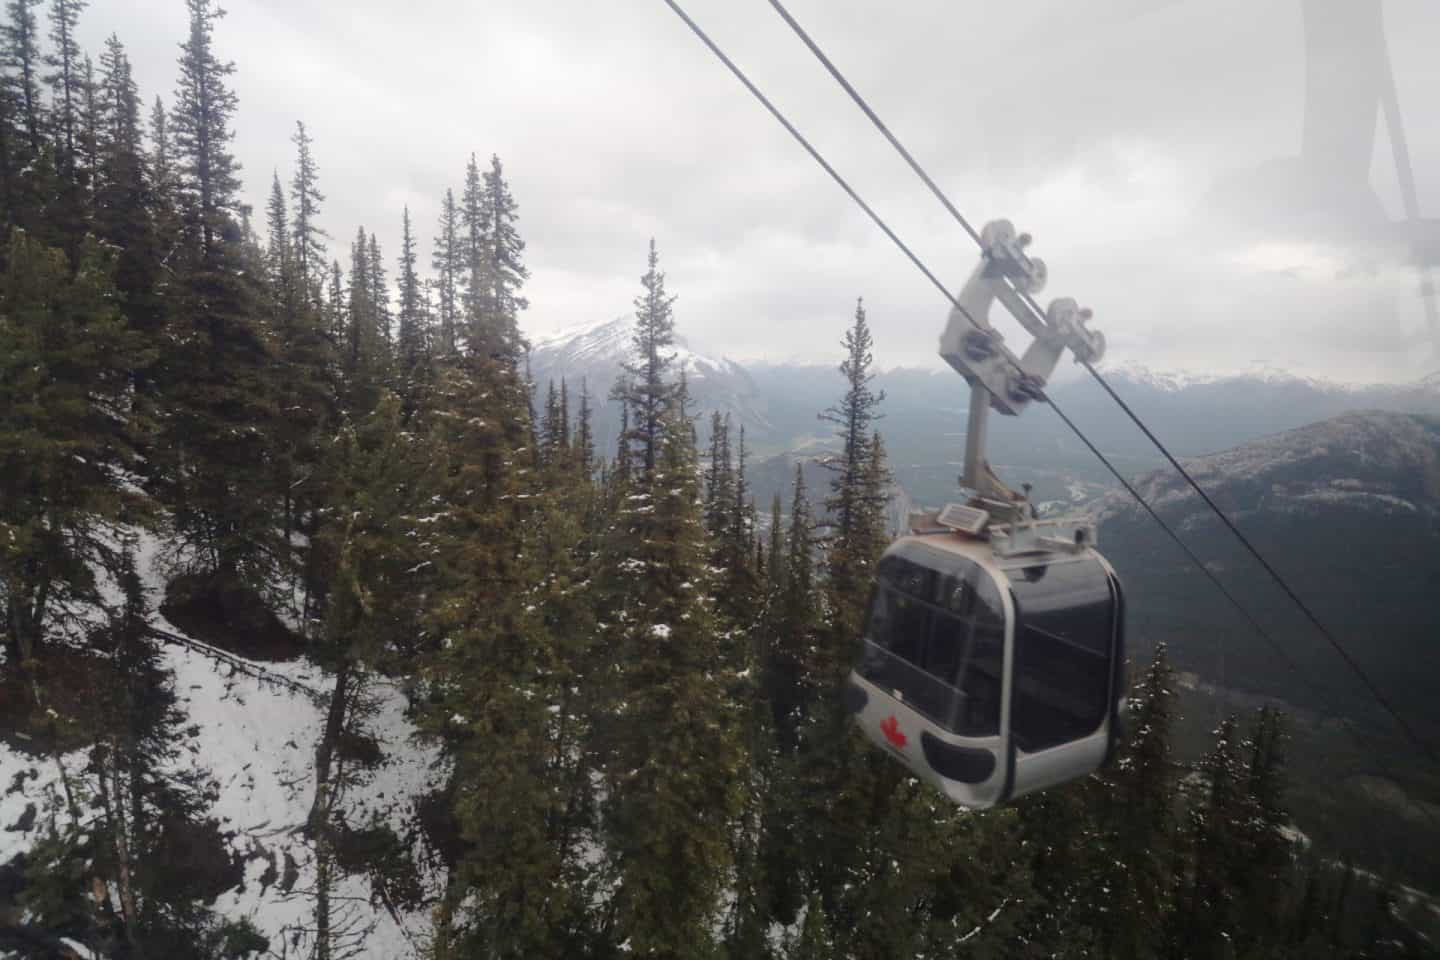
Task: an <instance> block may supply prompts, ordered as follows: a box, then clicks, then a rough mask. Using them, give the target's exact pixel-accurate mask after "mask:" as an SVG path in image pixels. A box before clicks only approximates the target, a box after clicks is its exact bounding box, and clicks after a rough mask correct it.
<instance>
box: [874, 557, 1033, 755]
mask: <svg viewBox="0 0 1440 960" xmlns="http://www.w3.org/2000/svg"><path fill="white" fill-rule="evenodd" d="M937 566H939V564H937ZM946 566H947V569H943V570H940V569H935V568H932V567H929V566H926V565H924V564H920V563H916V562H914V561H911V560H907V559H904V558H902V557H898V556H890V557H887V558H885V560H884V561H883V562H882V563H881V565H880V570H879V581H880V582H879V585H878V586H877V588H876V590H875V594H874V596H873V598H872V600H871V604H870V616H869V619H868V621H867V624H866V631H865V638H866V644H865V655H864V659H863V661H862V662H861V665H860V667H859V672H860V674H861V676H863V677H865V678H866V679H868V680H870V681H871V682H872V683H875V684H877V685H878V686H881V687H884V688H885V689H888V690H891V691H893V692H895V693H896V694H898V695H899V697H900V698H901V699H902V700H904V702H905V703H907V704H908V705H910V706H911V707H913V708H914V709H916V710H918V711H920V712H921V713H923V714H925V715H926V716H927V717H929V718H930V719H931V720H933V721H935V722H936V723H938V724H940V725H941V726H942V727H944V728H945V729H947V730H950V731H952V732H954V733H963V734H966V735H969V736H989V735H993V734H995V733H998V732H999V729H1000V677H1001V669H1002V666H1003V663H1004V642H1005V618H1004V612H1003V607H1001V604H1000V594H999V591H998V590H997V589H996V588H995V585H994V583H993V582H992V581H991V578H990V577H989V576H988V575H986V574H985V573H984V572H983V571H981V570H980V569H979V568H978V567H975V566H974V565H973V564H970V563H969V562H968V561H965V560H963V559H961V558H959V557H956V558H954V559H953V561H951V562H949V563H948V564H947V565H946Z"/></svg>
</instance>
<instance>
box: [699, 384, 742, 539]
mask: <svg viewBox="0 0 1440 960" xmlns="http://www.w3.org/2000/svg"><path fill="white" fill-rule="evenodd" d="M708 460H709V465H708V466H707V467H706V470H705V532H706V533H707V534H708V535H709V537H710V540H711V542H712V543H714V544H715V545H716V546H717V547H718V546H719V545H720V543H721V538H722V537H723V536H724V535H725V533H726V531H727V528H728V527H729V524H730V504H731V502H732V501H733V500H734V499H735V490H734V487H735V468H734V464H733V463H732V462H731V454H730V417H729V415H728V414H727V415H725V416H723V417H722V416H721V415H720V411H718V410H716V411H715V412H714V413H712V414H711V415H710V456H709V457H708ZM716 559H717V562H718V560H719V558H718V557H717V558H716Z"/></svg>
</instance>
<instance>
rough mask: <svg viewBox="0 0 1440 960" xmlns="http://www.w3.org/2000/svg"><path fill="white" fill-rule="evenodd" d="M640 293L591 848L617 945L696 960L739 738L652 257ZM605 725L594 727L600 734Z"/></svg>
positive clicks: (725, 828)
mask: <svg viewBox="0 0 1440 960" xmlns="http://www.w3.org/2000/svg"><path fill="white" fill-rule="evenodd" d="M642 283H643V285H644V288H645V293H644V294H642V296H641V297H640V298H638V299H637V301H636V306H637V315H638V323H637V327H636V332H635V337H634V342H633V351H634V356H633V357H632V359H631V360H630V361H629V362H628V363H627V364H626V368H625V369H626V370H627V372H628V376H629V377H631V378H634V379H633V380H631V381H630V382H628V383H627V382H622V383H621V384H620V385H618V387H617V390H616V394H617V395H618V396H619V397H621V398H622V399H623V401H624V407H623V409H624V410H625V411H626V412H625V414H624V416H625V420H626V422H627V425H629V426H628V429H627V430H626V431H625V432H624V433H623V434H622V437H621V438H620V441H619V450H620V452H621V454H622V456H628V455H629V454H630V453H631V451H632V448H633V452H634V455H635V457H636V460H637V461H638V462H637V464H636V466H635V469H634V470H633V471H630V470H629V468H628V467H622V466H619V465H617V468H616V472H617V474H620V473H622V471H623V475H624V479H623V480H622V481H621V486H620V489H619V494H620V496H619V498H618V501H617V503H618V507H619V510H618V514H617V516H616V517H615V519H614V521H613V522H612V525H611V528H610V531H609V533H608V536H607V538H606V543H605V554H604V560H603V562H602V576H603V588H602V596H603V606H602V614H601V619H602V621H603V622H604V623H605V624H607V627H606V645H605V646H606V649H608V651H609V653H610V656H611V657H613V660H612V662H611V664H609V665H608V667H607V670H606V672H605V674H604V676H606V677H607V680H608V682H607V689H606V692H605V702H606V707H607V708H606V709H604V710H602V711H601V712H600V714H599V718H598V719H597V724H598V726H597V731H596V737H597V755H598V757H599V758H600V763H601V769H602V770H603V775H604V778H605V782H606V787H607V789H606V796H607V800H606V803H605V806H604V809H603V811H602V813H603V821H602V822H603V828H604V832H603V835H604V837H605V841H606V850H607V858H608V862H609V865H610V869H611V870H612V871H613V872H614V876H615V879H616V884H617V886H616V890H615V894H614V897H613V900H612V902H611V903H610V905H609V910H610V911H612V912H613V924H614V930H615V932H614V934H613V936H614V939H615V941H616V942H617V943H618V942H624V943H627V944H628V949H630V950H632V951H633V952H635V953H637V954H640V955H651V956H664V957H690V956H702V955H705V953H706V951H707V950H709V949H710V947H711V931H710V925H709V918H710V917H711V916H712V915H713V913H714V911H715V908H716V905H717V898H718V896H719V894H720V890H721V880H722V877H723V876H724V872H725V870H726V867H727V866H728V863H729V861H730V859H731V857H732V845H731V840H732V837H731V832H730V831H731V825H732V823H733V818H734V816H735V814H736V813H737V812H738V806H737V803H738V800H739V795H738V793H737V787H738V783H737V777H738V776H739V774H740V771H741V769H742V765H743V760H744V750H743V746H742V744H741V743H740V742H739V731H737V730H736V728H735V721H734V717H735V710H734V707H733V704H732V701H731V698H730V696H729V690H728V687H729V684H730V678H729V677H727V676H725V675H723V674H721V673H720V672H719V671H720V670H721V669H722V668H723V665H724V664H725V658H724V651H723V644H722V643H721V641H720V638H719V637H718V631H717V625H716V623H715V621H714V616H713V614H712V612H711V604H710V602H709V600H708V596H707V595H708V593H709V590H708V587H709V583H708V582H707V581H708V574H707V570H706V567H707V564H706V557H705V555H704V554H705V545H704V533H703V527H702V524H701V516H700V509H699V508H700V504H699V499H700V498H699V490H698V489H697V486H698V484H697V479H698V478H697V473H696V464H695V459H696V457H695V441H694V430H693V427H692V425H691V423H690V421H689V417H688V414H687V412H686V410H685V391H684V386H683V381H682V382H680V383H677V382H675V381H672V380H670V379H669V378H668V376H667V368H668V365H669V363H670V359H671V358H670V355H669V354H668V353H666V352H665V348H666V347H667V346H668V345H669V343H670V342H671V339H672V337H673V333H672V325H673V320H672V319H671V316H670V303H671V298H670V297H668V296H666V295H665V292H664V283H663V275H662V274H660V272H659V269H658V259H657V257H656V254H655V251H654V245H653V243H652V245H651V252H650V270H649V272H647V274H646V275H645V277H644V278H643V279H642ZM602 721H603V722H602Z"/></svg>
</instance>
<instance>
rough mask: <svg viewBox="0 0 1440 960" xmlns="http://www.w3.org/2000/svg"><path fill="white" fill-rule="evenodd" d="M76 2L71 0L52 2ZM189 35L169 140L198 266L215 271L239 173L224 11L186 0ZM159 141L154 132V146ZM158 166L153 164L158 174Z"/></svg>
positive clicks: (208, 2) (209, 0)
mask: <svg viewBox="0 0 1440 960" xmlns="http://www.w3.org/2000/svg"><path fill="white" fill-rule="evenodd" d="M53 2H57V3H58V2H72V3H73V2H74V0H53ZM185 5H186V9H187V10H188V11H189V14H190V36H189V38H188V39H187V40H186V41H185V43H183V44H182V45H181V47H180V49H181V56H180V81H179V85H178V86H177V88H176V91H175V109H174V112H173V114H172V116H171V121H172V122H171V130H170V133H171V136H173V138H174V149H175V153H176V156H177V159H178V160H179V161H180V168H181V169H180V174H181V184H180V186H181V195H182V197H183V206H184V208H185V215H186V221H187V226H188V227H189V229H190V231H191V234H192V238H193V240H194V241H196V242H198V243H199V246H200V262H201V263H202V264H204V265H205V266H206V267H208V268H213V267H214V266H215V265H216V263H217V260H218V255H217V250H218V249H219V247H220V246H221V244H222V241H223V238H224V236H225V234H227V233H228V232H230V230H231V229H232V227H233V217H234V214H235V212H236V203H237V201H236V196H237V194H238V192H239V189H240V180H239V170H240V166H239V164H238V163H236V161H235V158H234V155H233V154H231V153H230V150H229V147H230V141H231V139H233V137H234V132H233V131H232V130H231V128H230V120H231V118H232V117H233V116H234V113H235V106H236V98H235V94H234V92H233V91H231V90H230V88H229V87H228V86H227V82H226V78H227V77H229V76H230V74H232V73H234V72H235V65H234V64H233V63H228V62H222V61H221V60H219V59H217V58H216V56H215V51H214V47H213V40H212V34H213V33H214V30H215V23H216V21H218V20H219V19H220V18H221V17H223V16H224V11H222V10H220V9H219V8H218V7H216V6H215V5H214V0H185ZM159 145H160V142H159V138H158V134H157V143H156V146H157V148H158V147H159ZM160 167H161V164H160V163H159V161H158V160H157V163H156V172H157V176H158V175H159V173H160Z"/></svg>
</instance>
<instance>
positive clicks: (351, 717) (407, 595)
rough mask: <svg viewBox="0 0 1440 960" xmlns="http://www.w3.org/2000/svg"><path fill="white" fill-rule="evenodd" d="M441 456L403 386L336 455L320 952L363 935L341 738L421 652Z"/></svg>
mask: <svg viewBox="0 0 1440 960" xmlns="http://www.w3.org/2000/svg"><path fill="white" fill-rule="evenodd" d="M432 456H433V453H432V450H431V448H430V446H429V445H428V443H426V442H423V441H422V440H420V439H419V438H418V437H417V436H416V435H415V434H413V433H411V432H410V431H407V430H404V429H403V428H402V420H401V411H400V402H399V400H398V398H396V397H395V396H393V395H391V394H381V395H380V397H379V400H378V402H377V404H376V406H375V409H374V410H373V411H370V412H368V414H367V415H365V416H364V417H363V418H362V419H361V420H360V422H359V423H358V425H355V426H351V425H349V424H346V425H343V426H342V427H341V429H340V431H339V433H338V435H337V436H336V437H335V441H334V443H333V444H331V445H330V448H329V449H328V450H327V451H326V452H325V454H324V469H323V471H322V473H323V474H324V476H325V477H326V481H325V483H326V490H325V491H324V497H323V499H324V501H325V502H326V503H327V504H328V505H330V506H331V508H332V509H333V511H334V513H335V514H336V516H337V517H338V520H337V522H335V523H331V524H329V525H327V526H325V527H324V528H322V529H321V530H320V531H319V534H318V539H319V541H320V543H319V544H318V545H317V551H318V553H319V555H320V557H321V558H322V559H321V560H320V564H321V565H322V566H323V567H324V570H323V571H322V574H323V579H324V581H325V583H326V584H327V585H328V587H329V589H328V591H327V597H326V604H325V615H324V627H323V630H322V631H321V632H320V635H319V637H318V638H317V643H316V645H315V648H314V656H315V657H316V659H317V660H318V661H319V662H320V663H321V664H322V665H323V666H325V667H326V668H328V669H329V670H330V671H331V673H332V677H333V680H332V686H331V691H330V695H329V702H328V705H327V709H326V716H325V724H324V727H323V728H322V731H321V736H320V741H319V743H318V744H317V746H316V752H315V795H314V799H313V802H312V804H311V809H310V816H309V819H308V823H307V828H308V831H309V834H310V837H311V840H312V842H313V843H314V845H315V858H316V866H317V876H316V888H315V901H314V902H315V924H314V928H313V936H314V942H315V956H317V957H338V956H341V955H344V950H343V949H342V948H343V947H344V946H345V945H346V943H347V939H348V938H349V937H350V936H351V932H350V931H349V930H348V929H347V928H348V927H349V924H348V923H347V922H346V917H345V909H344V907H343V905H342V903H340V902H339V901H337V899H336V897H335V890H334V888H335V886H336V883H337V881H338V877H339V872H340V871H339V866H338V863H337V860H338V856H339V855H338V852H337V847H338V844H339V841H340V839H341V837H342V835H343V830H344V824H345V816H344V813H343V810H342V806H341V805H342V800H343V794H344V792H345V788H346V786H347V785H349V784H352V783H354V782H355V777H356V772H355V771H353V770H349V769H347V767H346V765H345V757H344V754H343V751H341V749H340V746H341V743H342V741H343V740H345V738H347V737H349V738H355V737H357V736H361V735H363V734H364V718H365V715H366V710H365V703H366V700H367V690H368V688H369V687H370V685H371V684H372V682H373V677H374V676H375V675H376V674H383V673H387V672H393V670H394V669H395V667H396V665H397V664H400V663H403V662H404V661H405V660H406V659H407V658H408V657H410V656H412V655H413V654H414V652H415V637H416V635H417V634H418V633H419V631H420V629H421V624H422V618H423V606H422V601H421V598H423V597H424V596H425V594H426V591H427V588H428V587H429V586H430V583H431V580H430V577H429V576H428V575H427V573H426V571H427V570H428V569H429V568H430V567H431V566H432V562H431V560H432V552H433V547H434V544H433V542H432V541H430V540H429V538H428V536H427V535H426V533H425V531H424V529H423V525H422V524H420V523H418V522H417V520H418V517H419V516H420V514H419V511H420V509H422V508H423V507H424V506H425V505H426V504H427V503H428V501H429V497H430V494H431V493H432V490H431V487H430V485H429V482H430V476H429V471H428V469H427V468H428V466H429V461H430V459H431V457H432ZM373 829H380V830H384V829H388V828H385V827H376V828H373ZM395 843H396V845H397V846H398V838H395ZM376 866H377V867H378V866H379V865H378V864H377V865H376ZM372 880H373V882H374V883H375V884H376V885H377V897H378V898H380V899H385V900H386V901H387V902H388V901H389V894H388V893H387V891H386V889H385V887H384V883H385V880H384V878H383V876H381V875H380V874H379V873H376V874H374V875H373V876H372Z"/></svg>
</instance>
